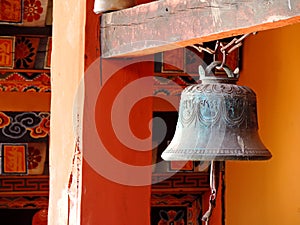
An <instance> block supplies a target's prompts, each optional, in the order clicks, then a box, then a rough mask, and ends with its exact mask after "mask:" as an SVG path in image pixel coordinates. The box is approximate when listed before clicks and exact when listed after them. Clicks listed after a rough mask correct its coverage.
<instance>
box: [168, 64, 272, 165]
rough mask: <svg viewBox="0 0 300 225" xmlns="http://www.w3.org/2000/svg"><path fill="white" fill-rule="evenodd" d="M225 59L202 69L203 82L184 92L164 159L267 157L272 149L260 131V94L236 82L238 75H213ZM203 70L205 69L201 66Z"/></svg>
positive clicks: (210, 159)
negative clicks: (258, 99) (267, 146)
mask: <svg viewBox="0 0 300 225" xmlns="http://www.w3.org/2000/svg"><path fill="white" fill-rule="evenodd" d="M218 64H221V62H213V63H212V64H211V65H209V66H208V67H207V68H206V70H205V71H204V70H203V72H204V73H202V74H201V73H200V79H201V81H202V83H201V84H197V85H191V86H188V87H187V88H186V89H184V91H183V92H182V95H181V100H180V107H179V113H178V114H179V118H178V122H177V126H176V132H175V135H174V137H173V139H172V141H171V143H170V145H169V146H168V147H167V149H166V150H165V151H164V152H163V154H162V158H163V159H164V160H196V161H197V160H200V161H212V160H217V161H223V160H266V159H269V158H271V154H270V152H269V151H268V150H267V149H266V147H265V146H264V145H263V143H262V142H261V140H260V138H259V135H258V132H257V131H258V125H257V112H256V95H255V93H254V92H253V91H252V90H251V89H250V88H248V87H246V86H238V85H236V84H235V81H237V77H238V76H237V75H235V74H233V73H232V72H231V71H230V70H229V69H228V68H225V67H224V69H225V71H226V73H227V76H228V77H226V76H224V77H222V78H221V77H217V76H211V70H212V69H213V68H216V67H217V66H218ZM200 71H201V70H200Z"/></svg>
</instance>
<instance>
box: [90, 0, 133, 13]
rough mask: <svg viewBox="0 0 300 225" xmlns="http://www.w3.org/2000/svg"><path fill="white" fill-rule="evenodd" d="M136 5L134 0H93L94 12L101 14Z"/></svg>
mask: <svg viewBox="0 0 300 225" xmlns="http://www.w3.org/2000/svg"><path fill="white" fill-rule="evenodd" d="M134 5H136V0H95V2H94V12H95V13H102V12H107V11H113V10H119V9H125V8H129V7H132V6H134Z"/></svg>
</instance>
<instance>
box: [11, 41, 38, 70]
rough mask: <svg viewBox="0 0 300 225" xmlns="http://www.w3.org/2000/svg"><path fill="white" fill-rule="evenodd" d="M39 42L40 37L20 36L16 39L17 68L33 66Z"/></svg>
mask: <svg viewBox="0 0 300 225" xmlns="http://www.w3.org/2000/svg"><path fill="white" fill-rule="evenodd" d="M38 44H39V39H38V38H27V37H24V36H20V37H18V38H17V40H16V50H15V62H16V64H15V66H16V68H26V69H28V68H33V67H34V60H35V57H36V52H37V48H38Z"/></svg>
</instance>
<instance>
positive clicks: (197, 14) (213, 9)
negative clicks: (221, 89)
mask: <svg viewBox="0 0 300 225" xmlns="http://www.w3.org/2000/svg"><path fill="white" fill-rule="evenodd" d="M298 22H300V1H298V0H242V1H241V0H160V1H154V2H151V3H147V4H143V5H139V6H136V7H133V8H129V9H124V10H120V11H115V12H110V13H106V14H103V15H102V21H101V48H102V57H104V58H111V57H132V56H141V55H147V54H153V53H156V52H162V51H165V50H171V49H175V48H179V47H186V46H189V45H193V44H197V43H201V42H208V41H213V40H217V39H222V38H226V37H231V36H236V35H241V34H246V33H252V32H256V31H261V30H267V29H273V28H278V27H282V26H286V25H289V24H294V23H298Z"/></svg>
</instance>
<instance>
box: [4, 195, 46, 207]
mask: <svg viewBox="0 0 300 225" xmlns="http://www.w3.org/2000/svg"><path fill="white" fill-rule="evenodd" d="M48 202H49V198H48V197H46V196H42V197H40V196H34V197H29V196H22V197H0V208H2V209H43V208H48Z"/></svg>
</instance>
